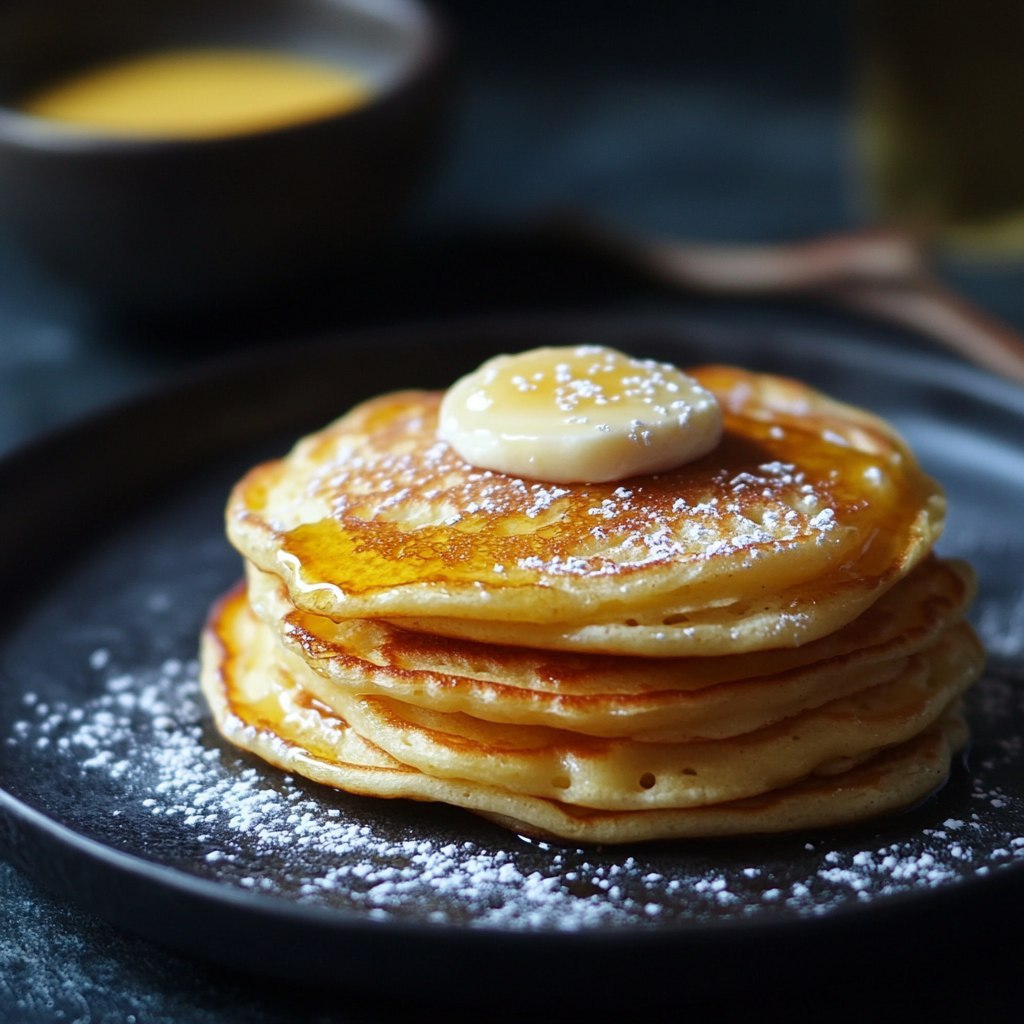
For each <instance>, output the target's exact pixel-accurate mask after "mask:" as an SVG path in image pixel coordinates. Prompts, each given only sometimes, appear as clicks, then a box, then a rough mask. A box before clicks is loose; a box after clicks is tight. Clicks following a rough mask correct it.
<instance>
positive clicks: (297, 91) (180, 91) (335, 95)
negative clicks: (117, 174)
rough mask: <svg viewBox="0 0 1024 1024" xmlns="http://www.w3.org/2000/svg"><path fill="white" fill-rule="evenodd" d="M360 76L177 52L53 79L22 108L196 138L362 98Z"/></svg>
mask: <svg viewBox="0 0 1024 1024" xmlns="http://www.w3.org/2000/svg"><path fill="white" fill-rule="evenodd" d="M369 96H370V89H369V86H368V84H367V82H366V81H365V80H364V79H363V78H362V77H361V76H360V75H358V74H355V73H354V72H351V71H349V70H347V69H345V68H342V67H335V66H333V65H329V64H321V63H317V62H316V61H312V60H307V59H305V58H302V57H291V56H288V55H285V54H280V53H270V52H262V51H250V50H230V49H223V50H221V49H216V50H181V51H168V52H164V53H157V54H150V55H146V56H141V57H136V58H132V59H129V60H125V61H120V62H118V63H115V64H109V65H105V66H101V67H99V68H95V69H92V70H88V71H85V72H82V73H80V74H76V75H73V76H71V77H69V78H67V79H64V80H61V81H58V82H55V83H54V84H53V85H51V86H48V87H46V88H44V89H42V90H40V91H39V92H37V93H35V94H34V95H32V96H30V97H29V98H28V99H27V100H25V101H24V102H23V103H22V104H21V105H20V109H21V110H23V111H24V112H25V113H28V114H33V115H35V116H37V117H45V118H48V119H50V120H53V121H59V122H61V123H64V124H67V125H68V126H72V127H76V128H81V129H85V130H89V131H94V132H98V133H102V134H106V135H145V136H153V137H159V138H203V137H209V136H217V135H236V134H242V133H245V132H254V131H262V130H265V129H270V128H278V127H282V126H284V125H287V124H293V123H297V122H302V121H309V120H313V119H315V118H318V117H324V116H330V115H333V114H338V113H342V112H344V111H347V110H350V109H352V108H354V107H358V106H359V105H361V104H362V103H365V102H366V101H367V99H368V98H369Z"/></svg>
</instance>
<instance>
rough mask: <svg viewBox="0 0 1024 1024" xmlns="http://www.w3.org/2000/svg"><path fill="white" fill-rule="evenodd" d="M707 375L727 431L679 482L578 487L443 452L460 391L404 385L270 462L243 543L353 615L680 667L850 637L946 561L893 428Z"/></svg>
mask: <svg viewBox="0 0 1024 1024" xmlns="http://www.w3.org/2000/svg"><path fill="white" fill-rule="evenodd" d="M689 372H690V373H691V374H692V375H693V376H694V377H695V378H696V379H697V380H698V381H699V382H700V383H701V384H703V385H704V386H705V387H707V388H709V389H710V390H711V391H713V392H714V393H715V395H716V397H717V398H718V400H719V402H720V404H721V406H722V409H723V412H724V427H725V429H724V436H723V440H722V443H721V444H720V445H719V446H718V447H717V448H716V449H715V450H714V451H713V452H711V453H710V454H709V455H707V456H705V457H704V458H702V459H700V460H698V461H696V462H692V463H690V464H688V465H684V466H681V467H679V468H678V469H675V470H671V471H668V472H664V473H660V474H658V475H654V476H647V477H637V478H633V479H631V480H625V481H619V482H613V483H607V484H571V485H569V484H567V485H556V484H542V483H538V482H536V481H531V480H527V479H522V478H519V477H513V476H508V475H505V474H501V473H497V472H493V471H485V470H478V469H476V468H474V467H473V466H470V465H468V464H467V463H466V462H464V461H463V460H462V459H461V458H460V457H459V456H458V455H457V454H456V453H455V452H454V451H453V450H452V449H451V448H450V447H449V446H448V445H446V444H444V443H443V442H441V441H439V440H438V439H437V436H436V422H437V409H438V405H439V403H440V398H441V396H440V394H438V393H433V392H401V393H397V394H391V395H385V396H382V397H380V398H377V399H374V400H372V401H370V402H367V403H365V404H363V405H361V406H359V407H357V408H356V409H354V410H353V411H352V412H351V413H349V414H348V415H346V416H344V417H342V418H341V419H340V420H338V421H336V422H335V423H333V424H331V425H330V426H328V427H326V428H325V429H324V430H322V431H320V432H319V433H317V434H314V435H311V436H310V437H308V438H305V439H304V440H302V441H300V442H299V443H298V445H296V447H295V448H294V449H293V450H292V452H291V453H290V454H289V455H288V456H287V457H286V458H284V459H281V460H277V461H274V462H269V463H265V464H263V465H261V466H258V467H256V468H255V469H254V470H252V471H251V472H250V473H249V474H248V475H247V476H246V477H244V478H243V480H242V481H241V482H240V483H239V484H238V485H237V487H236V488H235V489H234V491H233V493H232V496H231V499H230V502H229V506H228V514H227V526H228V533H229V536H230V537H231V539H232V541H233V543H234V544H235V545H236V547H238V549H239V550H240V552H241V553H242V554H243V555H244V556H245V557H246V558H247V559H249V560H250V561H252V562H253V563H254V564H255V565H256V566H258V567H259V568H261V569H263V570H264V571H267V572H271V573H273V574H275V575H277V576H279V577H280V578H281V579H282V580H283V581H284V583H285V585H286V586H287V589H288V592H289V595H290V598H291V601H292V602H293V603H294V604H295V606H296V607H297V608H299V609H303V610H306V611H309V612H312V613H317V614H321V615H326V616H328V617H330V618H332V619H335V620H337V621H342V620H345V619H349V618H386V619H392V620H395V621H398V622H401V623H403V624H405V625H407V626H410V627H412V628H420V629H426V630H430V631H432V632H435V633H441V634H446V635H456V636H460V635H462V636H469V637H473V638H477V639H484V640H497V641H500V642H504V643H528V644H530V645H532V646H535V647H537V646H542V647H550V648H564V649H583V650H596V651H605V652H609V653H639V654H659V655H676V654H692V653H699V654H724V653H735V652H737V651H742V650H757V649H764V648H770V647H782V646H793V645H796V644H800V643H804V642H807V641H810V640H813V639H815V638H816V637H819V636H823V635H825V634H827V633H831V632H833V631H834V630H835V629H838V628H840V627H841V626H842V625H843V624H845V623H846V622H849V621H851V620H852V619H853V618H855V617H856V616H857V615H858V614H860V612H861V611H863V610H864V609H865V608H867V607H868V606H870V605H871V604H872V603H873V602H874V601H875V600H876V599H877V598H878V597H879V596H880V594H881V593H884V592H885V591H886V590H887V589H888V588H889V587H891V586H892V585H893V584H894V583H896V582H897V581H898V580H899V579H901V578H902V577H903V576H905V575H906V574H907V573H908V572H909V570H910V569H911V568H912V567H913V566H914V565H916V564H917V563H918V562H919V561H920V560H921V559H922V557H923V556H924V555H925V554H926V553H927V552H928V550H929V549H930V548H931V545H932V544H933V543H934V541H935V539H936V537H937V536H938V534H939V533H940V531H941V528H942V521H943V516H944V510H945V503H944V500H943V498H942V495H941V492H940V491H939V488H938V486H937V485H936V484H935V482H934V481H932V480H931V479H930V478H929V477H928V476H927V475H925V474H924V473H923V472H922V471H921V469H920V468H919V467H918V465H917V463H916V462H915V460H914V458H913V456H912V455H911V454H910V452H909V451H908V449H907V448H906V446H905V445H904V443H903V442H902V440H901V439H900V438H899V437H898V435H897V434H896V433H895V432H894V431H893V430H892V428H891V427H889V426H888V425H886V424H885V423H884V422H882V421H881V420H879V419H877V418H875V417H873V416H871V415H869V414H867V413H865V412H863V411H861V410H859V409H855V408H852V407H850V406H847V405H844V404H841V403H838V402H835V401H834V400H831V399H829V398H826V397H825V396H823V395H821V394H820V393H818V392H816V391H814V390H812V389H810V388H808V387H807V386H805V385H803V384H800V383H797V382H795V381H790V380H788V379H784V378H779V377H774V376H768V375H759V374H755V373H751V372H749V371H745V370H740V369H734V368H731V367H705V368H702V369H698V370H693V371H689Z"/></svg>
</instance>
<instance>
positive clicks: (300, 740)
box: [202, 588, 966, 843]
mask: <svg viewBox="0 0 1024 1024" xmlns="http://www.w3.org/2000/svg"><path fill="white" fill-rule="evenodd" d="M261 634H262V639H261ZM266 643H267V631H266V630H265V627H263V626H262V625H261V624H260V623H259V622H258V620H257V619H256V617H255V616H254V615H252V614H251V611H250V610H249V608H248V605H247V602H246V600H245V596H244V591H242V590H241V588H239V589H238V590H236V591H235V592H233V593H232V594H231V595H229V596H228V597H227V598H225V599H224V600H222V601H221V602H219V603H218V605H217V606H216V607H215V609H214V611H213V613H212V614H211V617H210V620H209V623H208V626H207V628H206V630H205V631H204V635H203V657H202V665H203V669H202V686H203V691H204V694H205V695H206V698H207V700H208V702H209V704H210V706H211V709H212V711H213V715H214V720H215V721H216V723H217V725H218V727H219V728H220V730H221V731H222V732H223V734H224V735H225V736H227V737H228V738H229V739H230V740H231V741H232V742H233V743H235V744H236V745H237V746H239V747H241V748H243V749H245V750H248V751H251V752H252V753H254V754H257V755H258V756H259V757H261V758H262V759H264V760H265V761H267V762H269V763H271V764H273V765H276V766H278V767H279V768H281V769H282V770H284V771H287V772H293V773H296V774H299V775H302V776H304V777H306V778H309V779H312V780H313V781H316V782H319V783H323V784H325V785H328V786H333V787H335V788H338V789H341V790H344V791H346V792H350V793H354V794H359V795H367V796H374V797H380V798H389V799H395V798H405V799H412V800H421V801H442V802H445V803H450V804H453V805H455V806H458V807H462V808H465V809H467V810H470V811H474V812H476V813H478V814H481V815H483V816H485V817H487V818H490V819H491V820H494V821H496V822H497V823H499V824H501V825H503V826H505V827H507V828H511V829H513V830H514V831H516V832H519V833H522V834H526V835H532V836H538V837H542V838H555V839H559V840H563V841H572V842H594V843H627V842H638V841H645V840H650V839H654V838H658V839H681V838H699V837H715V836H734V835H750V834H757V833H773V832H782V831H789V830H794V829H809V828H819V827H826V826H835V825H843V824H848V823H850V822H853V821H858V820H861V819H863V818H866V817H871V816H875V815H878V814H884V813H892V812H894V811H896V810H899V809H902V808H905V807H908V806H910V805H912V804H914V803H916V802H917V801H919V800H921V799H922V798H924V797H925V796H927V795H928V794H930V793H931V792H933V791H934V790H935V789H936V788H937V787H938V786H940V785H941V784H942V782H943V780H944V779H945V778H946V776H947V774H948V771H949V763H950V759H951V757H952V754H953V753H954V752H955V751H956V750H957V749H959V747H961V746H962V745H963V743H964V741H965V738H966V727H965V725H964V722H963V718H962V715H961V712H960V709H959V704H958V703H957V702H954V703H953V704H951V705H950V706H949V707H948V708H946V709H945V710H944V711H943V713H942V714H941V715H940V716H939V717H938V718H937V720H936V721H935V722H934V724H932V725H931V726H929V727H928V728H926V729H925V730H924V731H922V732H920V733H918V734H917V735H916V736H914V737H913V738H911V739H910V740H908V741H906V742H904V743H901V744H898V745H896V746H893V747H890V748H887V749H884V750H880V751H878V752H875V753H873V754H872V755H870V756H868V757H866V758H865V759H863V760H862V761H860V762H859V763H858V764H855V765H853V766H852V767H850V768H848V769H846V770H845V771H841V772H839V773H838V774H824V775H811V776H808V777H806V778H804V779H802V780H801V781H800V782H798V783H796V784H794V785H790V786H785V787H782V788H778V789H774V790H772V791H771V792H768V793H764V794H762V795H760V796H757V797H751V798H747V799H741V800H734V801H726V802H720V803H711V804H705V805H701V806H692V807H683V808H654V809H650V808H645V809H641V810H599V809H593V808H586V807H582V806H579V805H575V804H572V803H569V802H566V801H563V800H556V799H546V798H542V797H536V796H530V795H524V794H521V793H515V792H513V791H510V790H507V789H504V788H501V787H498V786H495V785H491V784H488V783H486V782H481V781H479V780H476V779H463V778H455V777H453V778H446V777H440V776H432V775H428V774H425V773H424V772H422V771H420V770H418V769H416V768H414V767H412V766H410V765H408V764H406V763H404V762H402V761H400V760H398V759H397V758H394V757H393V756H391V755H389V754H388V753H387V752H385V751H384V750H382V749H381V748H380V747H378V746H376V744H374V743H373V742H372V741H370V740H368V739H366V738H365V737H364V736H362V735H361V734H360V733H359V732H358V731H357V730H355V729H353V728H352V726H351V725H350V724H349V723H348V722H347V721H345V719H344V718H342V717H341V716H340V715H337V714H335V713H332V712H331V711H329V710H328V709H327V708H325V707H324V706H323V705H322V704H321V703H320V702H319V701H317V700H316V699H315V698H314V697H312V696H311V695H310V694H309V693H308V692H307V691H305V690H303V689H302V688H301V687H300V686H299V685H298V683H297V681H296V680H295V678H294V677H293V676H292V675H291V674H290V673H289V672H288V671H287V669H286V668H285V667H284V666H283V665H282V664H280V663H278V662H277V661H276V659H275V658H273V657H270V658H268V657H267V653H268V652H267V649H266V648H265V646H264V645H265V644H266ZM270 643H271V646H273V641H270ZM292 664H293V665H294V664H296V662H294V661H293V662H292Z"/></svg>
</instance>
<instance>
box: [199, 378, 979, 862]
mask: <svg viewBox="0 0 1024 1024" xmlns="http://www.w3.org/2000/svg"><path fill="white" fill-rule="evenodd" d="M690 372H691V373H692V375H693V376H694V377H695V378H696V379H697V381H698V382H699V384H700V385H702V386H703V387H704V388H707V389H709V390H710V391H711V392H713V394H714V395H715V396H716V398H717V401H718V403H719V405H720V406H721V409H722V413H723V417H722V419H723V434H722V440H721V442H720V443H719V444H718V445H717V447H714V448H713V450H711V451H710V452H709V453H708V454H706V455H703V456H702V457H700V458H697V459H695V460H694V461H691V462H689V463H687V464H685V465H682V466H679V467H677V468H675V469H670V470H666V471H661V472H658V473H655V474H651V475H647V476H637V477H633V478H630V479H625V480H619V481H615V482H612V483H565V484H557V483H542V482H540V481H537V480H530V479H526V478H521V477H517V476H514V475H510V474H507V473H502V472H498V471H496V470H485V469H480V468H477V467H474V466H473V465H470V464H469V463H467V462H466V461H465V460H464V459H463V458H462V457H460V456H459V455H458V454H457V453H456V452H455V450H454V448H452V447H451V446H449V444H447V443H446V442H445V441H442V440H440V439H439V437H438V434H437V424H438V409H439V405H440V402H441V399H442V396H441V394H439V393H435V392H424V391H404V392H398V393H394V394H389V395H383V396H381V397H379V398H377V399H373V400H371V401H368V402H365V403H363V404H362V405H360V406H357V407H356V408H355V409H353V410H352V411H351V412H350V413H348V414H347V415H345V416H343V417H341V419H339V420H337V421H336V422H334V423H332V424H330V425H328V426H327V427H325V428H324V429H323V430H321V431H318V432H317V433H315V434H313V435H310V436H309V437H307V438H304V439H303V440H301V441H299V442H298V443H297V444H296V445H295V447H294V448H293V449H292V450H291V452H289V453H288V454H287V455H286V456H285V457H283V458H281V459H277V460H274V461H272V462H268V463H264V464H263V465H260V466H257V467H255V468H254V469H253V470H251V471H250V472H249V473H248V474H246V476H245V477H244V478H243V479H242V480H241V481H240V482H239V483H238V484H237V486H236V487H235V488H234V490H233V491H232V494H231V496H230V499H229V502H228V508H227V514H226V520H227V530H228V535H229V537H230V538H231V540H232V542H233V543H234V545H235V546H236V547H237V548H238V550H239V552H240V553H241V554H242V556H243V559H244V562H245V567H246V582H245V584H244V585H242V586H240V587H239V588H238V590H237V591H236V592H234V593H232V594H231V595H229V596H228V597H226V598H225V599H224V600H223V601H222V602H221V603H220V604H218V605H217V606H216V607H215V608H214V610H213V611H212V612H211V615H210V619H209V622H208V624H207V628H206V631H205V633H204V638H203V656H202V683H203V688H204V692H205V693H206V695H207V698H208V700H209V702H210V705H211V708H212V709H213V713H214V719H215V721H216V723H217V725H218V727H219V728H220V730H221V731H222V733H223V734H224V735H225V736H226V737H227V738H228V739H229V740H230V741H231V742H233V743H235V744H237V745H239V746H241V747H243V748H245V749H247V750H250V751H252V752H254V753H256V754H258V755H259V756H261V757H263V758H264V759H265V760H267V761H269V762H270V763H272V764H275V765H278V766H280V767H282V768H284V769H286V770H288V771H293V772H298V773H300V774H303V775H305V776H307V777H309V778H311V779H314V780H317V781H320V782H323V783H325V784H328V785H331V786H335V787H338V788H340V789H344V790H347V791H350V792H354V793H360V794H364V795H374V796H380V797H389V798H390V797H406V798H411V799H417V800H437V801H443V802H447V803H451V804H454V805H457V806H459V807H463V808H466V809H468V810H471V811H474V812H476V813H479V814H482V815H484V816H486V817H488V818H490V819H492V820H495V821H497V822H499V823H501V824H503V825H506V826H508V827H512V828H515V829H517V830H519V831H522V832H524V833H528V834H531V835H541V836H547V837H557V838H560V839H563V840H567V841H580V842H628V841H642V840H651V839H664V838H673V837H675V838H681V837H693V836H720V835H737V834H744V833H752V832H776V831H781V830H786V829H793V828H804V827H818V826H827V825H835V824H842V823H847V822H851V821H856V820H860V819H861V818H864V817H867V816H869V815H873V814H880V813H884V812H887V811H893V810H896V809H899V808H902V807H906V806H908V805H910V804H912V803H914V802H916V801H918V800H920V799H922V798H923V797H924V796H926V795H927V794H928V793H929V792H931V791H932V790H933V789H935V788H936V787H937V786H939V785H941V783H942V781H943V780H944V779H945V777H946V775H947V774H948V771H949V768H950V762H951V758H952V754H953V752H954V751H955V750H956V749H958V748H959V747H960V746H961V745H962V744H963V742H964V741H965V736H966V727H965V725H964V722H963V718H962V715H961V711H960V700H961V696H962V694H963V693H964V692H965V690H966V689H967V688H968V687H969V686H970V684H971V683H972V682H973V681H974V680H975V679H976V678H977V677H978V675H979V674H980V672H981V667H982V660H983V654H982V651H981V648H980V645H979V644H978V641H977V638H976V637H975V636H974V633H973V631H972V630H971V628H970V626H969V625H967V623H966V622H965V619H964V615H965V610H966V608H967V606H968V604H969V602H970V600H971V598H972V597H973V594H974V587H975V581H974V575H973V572H972V571H971V569H970V568H969V567H968V566H966V565H965V564H963V563H960V562H956V561H951V560H944V559H940V558H938V557H936V556H935V555H934V554H933V553H932V552H933V546H934V543H935V540H936V539H937V537H938V536H939V534H940V532H941V530H942V526H943V522H944V516H945V499H944V497H943V494H942V492H941V489H940V488H939V486H938V484H937V483H936V482H935V481H934V480H932V479H931V478H930V477H929V476H928V475H927V474H926V473H924V472H923V471H922V469H921V468H920V466H919V465H918V463H917V462H916V460H915V458H914V456H913V454H912V453H911V452H910V450H909V449H908V448H907V446H906V444H905V443H904V442H903V440H902V439H901V438H900V437H899V435H898V434H897V433H896V432H895V431H894V430H893V429H892V427H890V426H889V425H888V424H886V423H885V422H883V421H882V420H880V419H878V418H877V417H874V416H872V415H870V414H868V413H867V412H864V411H863V410H860V409H856V408H854V407H852V406H849V405H845V404H843V403H840V402H837V401H835V400H833V399H831V398H828V397H826V396H825V395H823V394H821V393H820V392H818V391H816V390H814V389H812V388H810V387H807V386H806V385H804V384H801V383H799V382H796V381H792V380H788V379H784V378H780V377H776V376H771V375H764V374H756V373H751V372H748V371H745V370H741V369H737V368H733V367H721V366H709V367H704V368H701V369H698V370H695V371H690ZM630 422H632V421H630Z"/></svg>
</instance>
